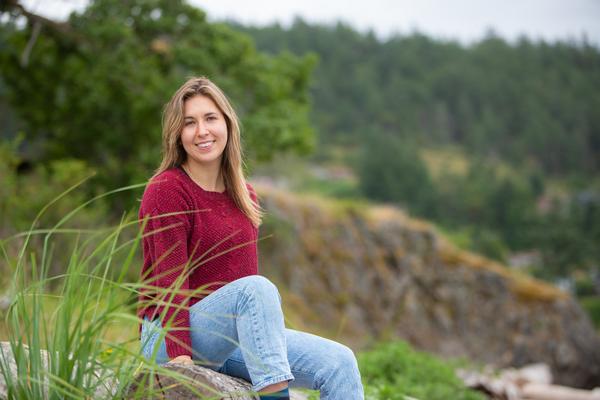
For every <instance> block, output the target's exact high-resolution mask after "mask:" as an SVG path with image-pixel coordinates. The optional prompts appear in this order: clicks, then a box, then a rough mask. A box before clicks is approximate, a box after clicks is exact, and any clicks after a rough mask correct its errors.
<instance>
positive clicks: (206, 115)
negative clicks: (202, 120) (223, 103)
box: [184, 111, 217, 119]
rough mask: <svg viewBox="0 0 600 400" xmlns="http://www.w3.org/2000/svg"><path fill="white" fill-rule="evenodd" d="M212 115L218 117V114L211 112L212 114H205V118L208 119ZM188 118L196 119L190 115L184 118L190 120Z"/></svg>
mask: <svg viewBox="0 0 600 400" xmlns="http://www.w3.org/2000/svg"><path fill="white" fill-rule="evenodd" d="M211 115H217V113H216V112H213V111H210V112H207V113H206V114H204V116H205V117H208V116H211ZM188 118H194V117H192V116H191V115H188V116H186V117H184V119H188Z"/></svg>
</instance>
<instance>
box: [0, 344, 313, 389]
mask: <svg viewBox="0 0 600 400" xmlns="http://www.w3.org/2000/svg"><path fill="white" fill-rule="evenodd" d="M22 346H23V350H24V351H25V352H28V351H29V348H28V347H27V346H25V345H22ZM40 356H41V359H42V366H43V368H47V367H48V361H49V353H48V352H47V351H46V350H41V351H40ZM0 363H1V364H2V365H5V366H6V367H7V368H6V371H7V373H9V374H10V376H11V380H16V379H18V378H19V374H18V369H17V365H16V363H15V359H14V356H13V352H12V348H11V346H10V343H8V342H0ZM88 366H89V365H88ZM1 371H2V367H0V400H5V399H7V398H8V387H7V386H8V385H7V383H6V382H5V380H4V375H3V374H2V373H1ZM21 378H23V377H22V376H21ZM182 381H183V382H184V383H182ZM95 383H98V388H97V389H96V391H95V393H94V399H103V398H113V396H114V394H115V391H116V388H117V387H118V386H119V382H118V381H117V380H116V378H114V377H112V376H110V374H109V376H108V377H107V376H106V373H105V374H104V375H103V376H100V375H99V374H97V375H96V381H94V382H92V383H91V384H95ZM47 394H48V379H45V382H44V395H45V396H46V397H47ZM135 396H137V397H135ZM134 397H135V398H136V399H156V398H161V399H165V400H188V399H203V398H204V399H206V398H211V399H232V400H246V399H248V400H250V399H255V398H258V397H254V396H253V395H252V388H251V385H250V383H249V382H246V381H244V380H243V379H239V378H234V377H231V376H227V375H224V374H221V373H218V372H215V371H213V370H211V369H208V368H204V367H201V366H198V365H190V366H187V365H181V364H173V365H170V364H165V365H164V366H163V367H162V368H159V369H157V370H154V371H145V372H141V373H140V374H138V375H136V376H135V378H134V380H133V382H131V385H130V386H129V388H128V391H127V394H126V395H125V399H130V398H134ZM290 398H291V399H294V400H306V399H307V398H308V397H307V396H306V395H305V394H303V393H301V392H298V391H295V390H290Z"/></svg>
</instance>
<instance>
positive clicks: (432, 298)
mask: <svg viewBox="0 0 600 400" xmlns="http://www.w3.org/2000/svg"><path fill="white" fill-rule="evenodd" d="M256 186H257V188H258V191H259V193H260V195H261V203H262V205H263V207H264V208H265V209H266V211H267V217H266V218H265V221H264V224H263V226H262V227H261V237H265V238H264V239H263V240H261V242H260V263H261V272H262V273H263V274H265V275H267V276H269V277H270V278H271V279H272V280H273V281H275V282H276V283H277V284H278V285H279V287H280V288H281V291H282V295H283V297H284V300H285V304H284V307H285V310H286V313H287V315H288V317H289V320H290V321H291V322H292V323H293V324H296V326H297V327H299V328H302V329H308V330H312V331H316V332H317V333H320V334H323V335H326V336H329V337H333V338H335V339H339V340H343V341H345V342H347V343H348V344H350V345H352V346H354V347H361V346H364V345H366V344H368V343H369V341H370V340H373V339H378V340H380V339H385V338H403V339H406V340H407V341H409V342H410V343H411V344H413V345H414V346H416V347H417V348H419V349H423V350H427V351H431V352H434V353H437V354H438V355H442V356H447V357H468V358H470V359H471V360H474V361H480V362H483V363H489V364H492V365H495V366H497V367H506V366H513V367H519V366H522V365H526V364H530V363H534V362H544V363H546V364H548V365H550V366H551V368H552V372H553V375H554V376H555V380H556V382H557V383H559V384H562V385H567V386H574V387H580V388H592V387H594V386H596V385H598V383H599V382H600V339H599V337H598V335H597V333H596V332H595V331H594V329H593V327H592V325H591V322H590V321H589V319H588V317H587V316H586V314H585V313H584V312H583V311H582V309H581V308H580V306H579V305H578V304H577V303H576V302H575V301H574V300H573V299H572V298H571V297H570V296H569V295H568V294H566V293H564V292H562V291H560V290H559V289H557V288H555V287H553V286H551V285H548V284H545V283H542V282H540V281H536V280H534V279H532V278H530V277H528V276H524V275H519V274H518V273H516V272H514V271H512V270H509V269H508V268H506V267H504V266H502V265H500V264H498V263H495V262H492V261H490V260H487V259H485V258H482V257H479V256H476V255H474V254H470V253H467V252H464V251H461V250H458V249H456V248H455V247H453V246H452V245H450V244H449V243H448V242H447V241H446V240H444V238H443V237H442V236H441V235H440V234H439V233H437V232H436V230H435V229H434V227H432V226H430V225H429V224H427V223H424V222H421V221H417V220H415V219H411V218H409V217H408V216H407V215H405V214H404V213H403V212H401V211H400V210H398V209H394V208H392V207H372V206H367V205H361V204H355V203H344V202H336V201H330V200H327V201H326V200H324V199H321V198H318V197H310V196H303V197H299V196H297V195H291V194H289V193H286V192H283V191H278V190H275V189H272V188H269V187H266V186H260V185H256Z"/></svg>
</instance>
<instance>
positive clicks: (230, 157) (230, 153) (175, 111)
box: [151, 76, 263, 226]
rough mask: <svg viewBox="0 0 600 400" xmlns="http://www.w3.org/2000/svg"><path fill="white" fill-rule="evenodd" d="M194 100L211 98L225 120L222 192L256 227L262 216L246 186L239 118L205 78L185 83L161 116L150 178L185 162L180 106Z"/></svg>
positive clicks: (181, 107) (221, 94) (182, 116)
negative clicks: (159, 147) (156, 159)
mask: <svg viewBox="0 0 600 400" xmlns="http://www.w3.org/2000/svg"><path fill="white" fill-rule="evenodd" d="M194 96H206V97H208V98H210V99H211V100H212V101H214V103H215V104H216V105H217V107H218V108H219V110H220V111H221V112H222V113H223V115H224V116H225V121H226V122H227V144H226V145H225V150H224V151H223V158H222V159H221V174H222V175H223V180H224V183H225V190H227V193H228V194H229V196H230V197H231V198H232V199H233V201H234V202H235V204H236V205H237V207H238V208H239V209H240V210H241V211H242V212H243V213H244V214H245V215H246V216H247V217H248V218H249V219H250V221H252V224H253V225H254V226H259V225H260V222H261V219H262V214H263V213H262V210H261V209H260V206H258V204H256V203H254V202H253V201H252V198H251V197H250V193H249V192H248V188H247V186H246V178H245V177H244V172H243V169H242V167H243V158H242V143H241V138H240V123H239V120H238V117H237V115H236V113H235V111H234V109H233V107H232V106H231V103H230V102H229V100H228V99H227V96H225V94H224V93H223V91H221V89H219V87H218V86H217V85H215V84H214V83H213V82H212V81H210V80H209V79H208V78H206V77H204V76H201V77H194V78H190V79H188V81H187V82H185V83H184V84H183V85H182V86H181V87H180V88H179V89H177V91H176V92H175V94H174V95H173V97H171V100H169V102H168V103H167V104H166V105H165V108H164V111H163V116H162V154H163V158H162V162H161V163H160V166H159V167H158V169H157V170H156V171H155V172H154V175H153V176H152V178H154V177H156V176H157V175H158V174H160V173H162V172H164V171H166V170H168V169H170V168H173V167H179V166H180V165H181V164H183V163H184V162H185V161H186V159H187V153H186V152H185V149H184V148H183V145H182V143H181V131H182V130H183V126H184V125H183V124H184V112H183V106H184V104H185V101H186V100H188V99H190V98H192V97H194ZM152 178H151V179H152Z"/></svg>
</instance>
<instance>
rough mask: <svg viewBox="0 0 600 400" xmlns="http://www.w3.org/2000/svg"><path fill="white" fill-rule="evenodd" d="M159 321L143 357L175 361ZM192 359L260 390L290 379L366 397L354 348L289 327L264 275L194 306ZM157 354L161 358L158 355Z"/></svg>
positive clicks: (147, 329)
mask: <svg viewBox="0 0 600 400" xmlns="http://www.w3.org/2000/svg"><path fill="white" fill-rule="evenodd" d="M164 334H165V332H164V330H163V329H162V328H161V322H160V320H159V319H155V320H154V321H149V320H148V319H147V318H144V321H143V323H142V334H141V343H142V353H143V355H144V356H145V357H146V358H148V359H150V358H151V357H153V356H155V357H156V361H157V362H158V363H159V364H163V363H166V362H167V361H169V358H168V356H167V350H166V345H165V340H164ZM190 336H191V341H192V348H193V349H192V350H193V351H192V352H193V355H192V358H193V359H194V360H195V361H196V362H198V363H199V364H200V365H203V366H205V367H208V368H211V369H213V370H215V371H218V372H221V373H223V374H226V375H230V376H236V377H239V378H243V379H245V380H247V381H249V382H252V389H253V390H255V391H259V390H261V389H262V388H264V387H266V386H269V385H272V384H274V383H278V382H283V381H289V385H290V387H292V388H293V387H303V388H309V389H314V390H320V393H321V399H344V400H352V399H363V398H364V392H363V387H362V383H361V379H360V372H359V370H358V365H357V363H356V358H355V356H354V353H353V352H352V350H350V349H349V348H348V347H346V346H344V345H342V344H339V343H337V342H334V341H332V340H329V339H325V338H322V337H319V336H316V335H312V334H310V333H306V332H300V331H296V330H293V329H287V328H285V325H284V321H283V312H282V310H281V297H280V296H279V292H278V291H277V288H276V286H275V285H274V284H273V283H271V282H270V281H269V280H268V279H266V278H265V277H263V276H260V275H252V276H247V277H245V278H241V279H238V280H236V281H233V282H230V283H228V284H227V285H225V286H223V287H221V288H220V289H218V290H216V291H214V292H213V293H211V294H210V295H208V296H207V297H205V298H204V299H202V300H201V301H199V302H198V303H196V304H194V305H193V306H192V307H190ZM153 353H155V354H153Z"/></svg>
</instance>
